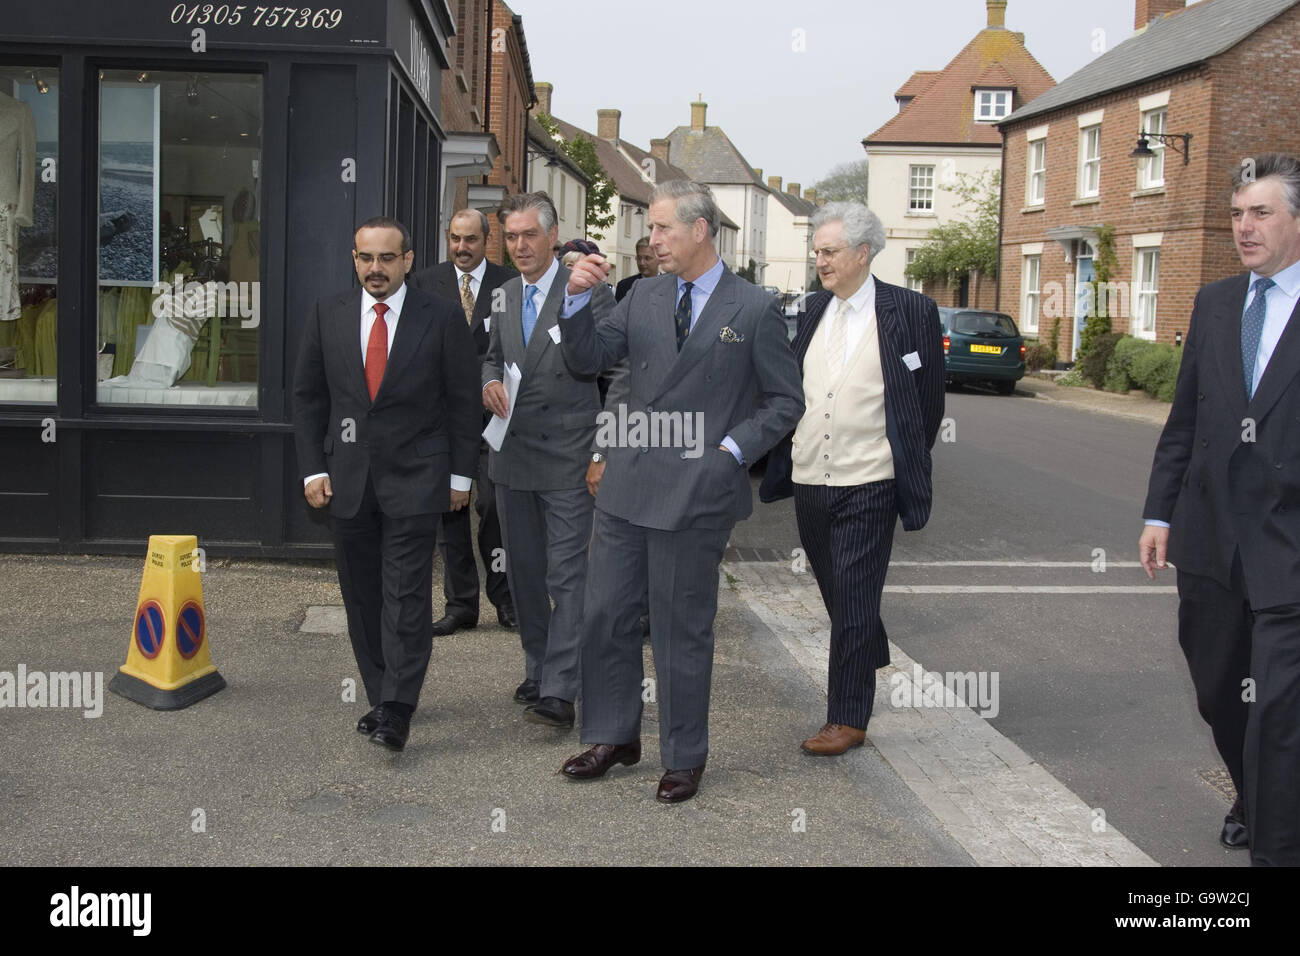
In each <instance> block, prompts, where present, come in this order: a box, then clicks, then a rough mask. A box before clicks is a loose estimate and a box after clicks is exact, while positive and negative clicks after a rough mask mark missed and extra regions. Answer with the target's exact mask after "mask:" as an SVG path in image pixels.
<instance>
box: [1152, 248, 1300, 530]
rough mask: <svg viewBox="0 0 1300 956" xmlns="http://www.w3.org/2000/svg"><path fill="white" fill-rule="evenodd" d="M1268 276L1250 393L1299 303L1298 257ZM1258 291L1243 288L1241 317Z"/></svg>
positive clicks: (1253, 279) (1252, 284) (1161, 524)
mask: <svg viewBox="0 0 1300 956" xmlns="http://www.w3.org/2000/svg"><path fill="white" fill-rule="evenodd" d="M1262 278H1264V277H1263V276H1261V275H1260V274H1259V273H1258V272H1252V273H1251V274H1250V280H1249V281H1248V282H1247V283H1246V288H1247V290H1253V289H1254V288H1255V283H1256V281H1258V280H1259V279H1262ZM1272 279H1273V281H1274V282H1275V283H1276V285H1275V286H1273V287H1272V288H1270V289H1269V290H1268V293H1267V295H1268V298H1266V299H1265V300H1264V305H1265V312H1264V330H1263V332H1261V333H1260V336H1259V351H1257V352H1256V353H1255V380H1254V381H1253V382H1252V383H1251V389H1250V393H1251V394H1252V395H1254V394H1255V392H1256V390H1258V389H1259V380H1260V379H1262V378H1263V377H1264V370H1265V369H1266V368H1268V362H1269V359H1271V358H1272V357H1273V350H1274V349H1276V348H1277V343H1278V341H1279V340H1280V339H1281V338H1282V333H1283V332H1285V331H1286V324H1287V322H1288V321H1290V319H1291V313H1292V312H1294V311H1295V307H1296V303H1297V302H1300V260H1297V261H1296V262H1293V263H1291V264H1290V265H1289V266H1287V267H1286V268H1285V269H1283V270H1281V271H1280V272H1278V273H1277V274H1276V275H1274V276H1272ZM1258 294H1259V293H1258V292H1254V291H1247V293H1246V304H1245V305H1244V306H1243V307H1242V309H1241V317H1242V319H1243V320H1244V319H1245V317H1246V310H1247V309H1249V308H1250V305H1251V303H1252V302H1254V301H1255V296H1256V295H1258ZM1238 327H1240V325H1239V326H1238ZM1146 523H1147V524H1153V525H1156V526H1157V527H1160V528H1168V527H1169V522H1167V521H1159V520H1157V519H1155V518H1147V519H1146Z"/></svg>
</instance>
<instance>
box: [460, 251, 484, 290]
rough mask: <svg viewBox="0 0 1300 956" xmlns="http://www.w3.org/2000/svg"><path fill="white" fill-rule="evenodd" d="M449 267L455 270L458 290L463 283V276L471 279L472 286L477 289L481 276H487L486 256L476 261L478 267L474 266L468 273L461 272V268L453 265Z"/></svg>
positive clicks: (481, 279)
mask: <svg viewBox="0 0 1300 956" xmlns="http://www.w3.org/2000/svg"><path fill="white" fill-rule="evenodd" d="M451 267H452V268H453V269H455V270H456V288H458V289H459V288H460V287H461V285H462V284H463V283H464V282H465V276H469V277H470V278H471V279H473V280H474V285H475V287H477V286H478V285H479V283H481V282H482V281H483V276H485V275H486V274H487V256H484V257H483V258H482V259H480V260H479V261H478V265H476V266H475V267H474V268H473V269H471V270H470V271H469V272H465V271H463V270H462V269H461V267H460V266H458V265H456V264H455V263H452V266H451Z"/></svg>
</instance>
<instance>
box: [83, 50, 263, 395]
mask: <svg viewBox="0 0 1300 956" xmlns="http://www.w3.org/2000/svg"><path fill="white" fill-rule="evenodd" d="M99 107H100V109H99V157H98V159H99V163H98V180H99V244H98V248H99V319H98V329H99V334H98V336H97V339H96V347H97V351H98V354H97V356H96V380H97V382H98V387H97V395H98V400H99V402H100V403H101V404H131V405H136V404H146V405H226V406H243V407H256V405H257V372H258V369H257V365H258V342H259V335H260V326H261V316H262V307H263V301H262V291H261V281H260V279H261V251H262V250H261V230H260V225H259V219H260V215H261V198H262V197H261V162H262V79H261V77H260V76H258V75H255V74H252V75H250V74H234V73H177V72H155V71H152V70H104V71H103V72H102V73H101V74H100V88H99Z"/></svg>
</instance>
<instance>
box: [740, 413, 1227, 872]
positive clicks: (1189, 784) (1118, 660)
mask: <svg viewBox="0 0 1300 956" xmlns="http://www.w3.org/2000/svg"><path fill="white" fill-rule="evenodd" d="M946 414H947V416H948V417H949V418H951V420H952V421H951V426H952V427H951V428H950V429H949V430H948V437H950V438H952V439H953V440H951V441H942V440H941V441H940V442H939V443H938V444H937V445H936V448H935V455H934V462H935V465H934V487H935V504H934V511H933V514H932V516H931V518H930V522H929V524H928V526H927V527H926V528H925V529H924V530H922V531H919V532H915V533H910V534H904V533H902V531H901V528H900V530H899V533H898V534H897V535H896V537H895V539H894V550H893V560H892V564H891V570H890V575H889V578H888V580H887V582H886V587H887V589H888V591H889V593H887V594H886V597H885V602H884V608H883V617H884V620H885V625H886V628H887V630H888V633H889V636H890V639H891V640H893V641H894V642H895V643H897V644H898V645H899V646H900V647H901V648H902V649H903V650H904V651H905V652H906V653H908V654H909V655H910V656H911V657H912V658H914V659H915V660H917V661H919V662H921V663H922V664H923V665H924V666H925V667H926V668H927V669H929V670H932V671H971V670H974V671H991V672H997V674H998V676H999V692H1000V701H999V708H998V713H997V716H996V717H994V718H991V720H992V723H993V726H994V727H995V728H996V729H997V730H999V731H1000V732H1001V733H1003V734H1004V735H1006V736H1007V737H1009V738H1010V739H1011V740H1012V741H1014V742H1015V743H1016V744H1017V745H1019V746H1020V747H1021V748H1023V749H1024V750H1025V751H1026V752H1027V753H1029V754H1030V755H1031V756H1032V757H1033V758H1034V759H1036V760H1037V761H1038V762H1039V763H1041V764H1042V765H1043V766H1044V767H1045V768H1046V769H1047V770H1048V771H1049V772H1050V773H1052V774H1053V775H1054V776H1055V777H1056V778H1057V779H1058V780H1060V781H1061V782H1062V783H1064V784H1065V785H1066V786H1067V787H1069V788H1070V789H1071V790H1073V791H1074V792H1075V793H1076V794H1078V795H1079V797H1081V798H1082V799H1083V800H1084V801H1085V802H1086V803H1087V804H1088V805H1089V806H1090V807H1093V808H1095V809H1096V810H1101V811H1102V812H1104V814H1105V817H1106V820H1107V821H1108V822H1109V823H1110V824H1112V825H1113V826H1115V827H1118V828H1119V829H1120V831H1121V832H1123V833H1124V835H1125V836H1127V837H1128V838H1129V839H1130V840H1132V841H1133V842H1134V843H1136V844H1137V845H1138V846H1139V847H1141V849H1143V850H1144V851H1145V852H1147V853H1148V854H1150V855H1151V856H1152V857H1153V858H1154V859H1156V860H1157V861H1159V862H1160V863H1161V864H1163V865H1209V866H1224V865H1226V866H1233V865H1246V864H1247V863H1248V860H1247V856H1246V854H1245V853H1244V852H1241V851H1235V852H1234V851H1226V850H1224V849H1222V848H1221V847H1220V846H1219V844H1218V840H1217V835H1218V831H1219V827H1220V826H1221V825H1222V820H1223V815H1224V813H1226V812H1227V809H1228V803H1229V799H1230V798H1229V797H1228V796H1225V795H1224V792H1223V789H1222V788H1223V787H1224V786H1225V785H1226V786H1227V787H1228V788H1229V791H1228V792H1230V788H1231V784H1230V783H1229V782H1227V779H1226V773H1225V772H1223V770H1222V765H1221V763H1220V761H1219V759H1218V755H1217V753H1216V752H1215V750H1214V747H1213V743H1212V741H1211V739H1210V736H1209V732H1208V730H1207V729H1206V727H1205V725H1204V724H1203V722H1202V721H1201V719H1200V717H1199V716H1198V715H1197V713H1196V707H1195V700H1194V697H1193V692H1192V687H1191V682H1190V680H1189V678H1188V676H1187V671H1186V665H1185V663H1184V661H1183V657H1182V653H1181V651H1180V650H1179V647H1178V642H1177V634H1176V608H1177V597H1176V595H1175V594H1173V593H1169V592H1168V591H1167V590H1165V589H1169V588H1172V587H1173V585H1174V578H1173V572H1172V571H1167V572H1165V575H1164V576H1162V577H1161V578H1160V579H1159V580H1157V582H1156V583H1155V584H1154V585H1151V584H1150V583H1149V582H1148V581H1147V578H1146V575H1145V574H1144V573H1143V572H1142V570H1141V568H1138V567H1123V566H1121V565H1120V563H1121V562H1127V563H1128V564H1134V563H1135V562H1136V559H1137V548H1136V544H1137V538H1138V535H1139V534H1140V532H1141V525H1142V515H1141V508H1142V501H1143V498H1144V497H1145V492H1146V480H1147V474H1148V471H1149V468H1150V464H1151V456H1152V453H1153V451H1154V449H1155V443H1156V440H1157V438H1158V437H1159V433H1160V428H1159V426H1158V425H1156V424H1151V423H1147V422H1141V421H1133V420H1128V419H1124V418H1119V417H1116V416H1114V415H1109V414H1104V413H1100V412H1096V411H1090V410H1084V409H1077V408H1073V407H1070V406H1068V405H1063V404H1059V403H1055V402H1051V401H1048V400H1045V399H1042V398H1034V397H1032V396H1031V395H1028V394H1026V393H1025V392H1017V394H1016V395H1014V396H1012V397H1006V398H1004V397H999V396H997V395H994V394H993V393H992V392H983V391H978V390H975V389H969V390H962V391H955V392H953V391H950V392H949V393H948V396H947V411H946ZM732 544H733V545H739V546H751V547H766V548H777V549H783V550H786V551H787V552H788V551H789V550H790V549H792V548H793V547H795V546H797V544H798V538H797V534H796V532H795V526H794V517H793V509H792V507H791V506H790V502H789V501H786V502H781V503H779V504H777V505H770V506H759V508H758V510H757V511H756V513H755V517H754V518H752V519H750V521H748V522H745V523H743V524H742V525H740V526H739V527H738V528H737V529H736V533H735V534H734V535H733V537H732ZM1103 558H1104V561H1105V570H1104V571H1102V570H1100V568H1101V566H1102V564H1101V559H1103ZM941 562H980V564H972V565H954V564H942V563H941ZM1066 562H1068V563H1071V564H1072V565H1074V566H1062V563H1066ZM902 586H914V587H915V586H920V588H923V589H924V590H919V591H917V592H913V593H907V592H902V591H900V590H899V589H900V588H901V587H902ZM995 586H996V587H1002V588H1008V589H1010V588H1015V589H1022V590H1017V591H1013V592H1011V593H997V592H992V593H991V592H988V591H975V590H962V589H964V588H989V587H995ZM1031 587H1033V588H1069V589H1078V590H1067V591H1048V592H1042V591H1035V592H1031V591H1027V590H1023V589H1025V588H1031ZM936 588H937V589H938V590H937V591H936V590H935V589H936ZM1102 588H1105V589H1117V588H1118V589H1133V590H1131V591H1119V592H1116V591H1113V590H1106V591H1102V590H1098V589H1102Z"/></svg>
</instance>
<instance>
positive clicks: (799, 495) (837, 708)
mask: <svg viewBox="0 0 1300 956" xmlns="http://www.w3.org/2000/svg"><path fill="white" fill-rule="evenodd" d="M794 513H795V519H796V520H797V522H798V525H799V543H800V544H802V545H803V549H804V553H805V554H807V556H808V563H809V564H810V565H812V569H813V574H814V575H815V576H816V577H817V586H818V587H819V588H820V589H821V592H822V601H823V602H824V603H825V604H826V613H827V614H829V615H830V618H831V655H830V672H829V674H828V681H827V701H826V722H827V723H829V724H843V725H844V726H845V727H856V728H857V729H859V730H865V729H866V727H867V720H868V719H869V718H870V717H871V708H872V706H873V704H874V703H875V698H876V670H877V669H878V668H881V667H884V666H885V665H886V664H888V663H889V640H888V638H887V637H886V636H885V624H884V622H883V621H882V620H881V619H880V596H881V594H882V593H883V591H884V588H885V574H886V572H887V571H888V570H889V552H890V549H891V548H892V546H893V543H894V525H895V523H896V522H897V521H898V507H897V504H896V502H895V500H894V479H892V478H891V479H888V480H886V481H873V482H871V483H870V484H865V485H848V486H830V485H800V484H795V486H794Z"/></svg>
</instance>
